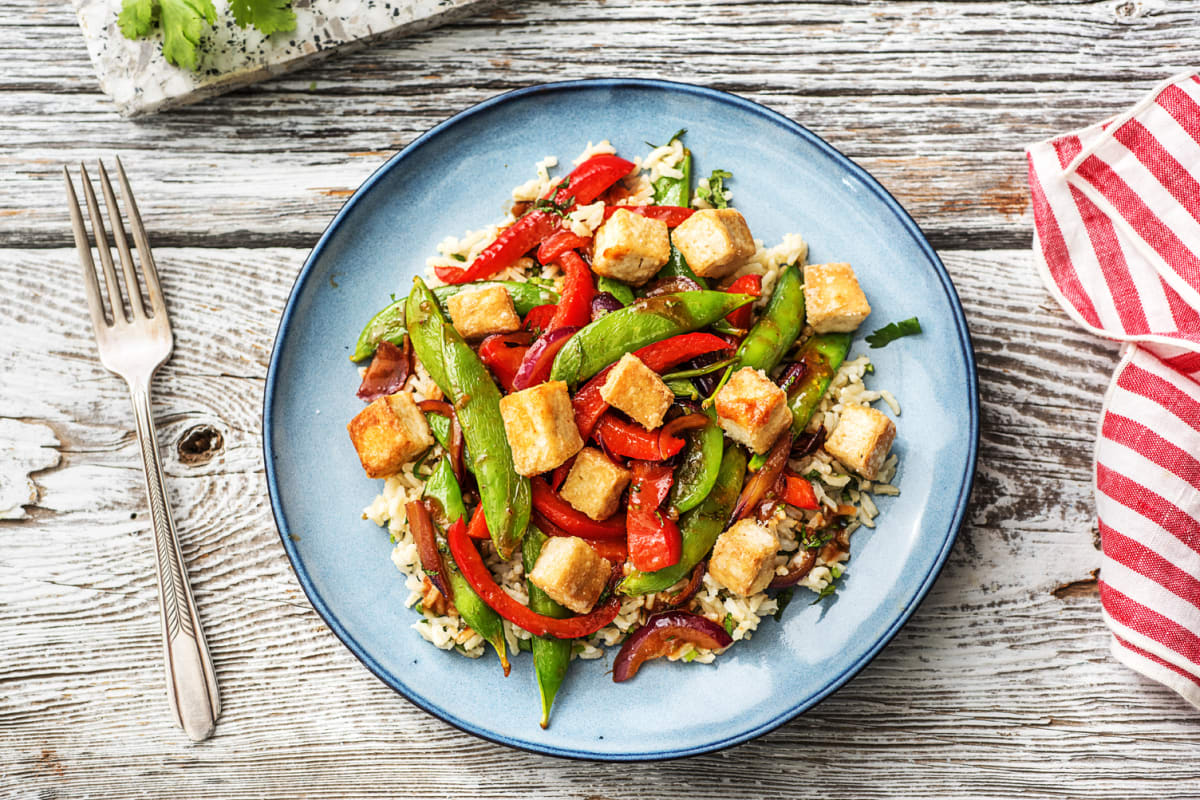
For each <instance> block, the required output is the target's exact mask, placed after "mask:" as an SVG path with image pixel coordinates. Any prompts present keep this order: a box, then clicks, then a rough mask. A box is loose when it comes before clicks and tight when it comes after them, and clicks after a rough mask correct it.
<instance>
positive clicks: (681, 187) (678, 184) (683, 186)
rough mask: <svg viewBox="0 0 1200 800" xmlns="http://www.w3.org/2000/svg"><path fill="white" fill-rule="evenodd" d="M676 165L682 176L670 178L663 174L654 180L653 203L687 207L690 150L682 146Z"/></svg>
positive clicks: (689, 182) (690, 162) (689, 189)
mask: <svg viewBox="0 0 1200 800" xmlns="http://www.w3.org/2000/svg"><path fill="white" fill-rule="evenodd" d="M671 141H672V142H673V141H675V140H674V139H672V140H671ZM667 144H670V142H667ZM676 166H677V167H678V168H679V171H680V172H682V173H683V175H682V176H680V177H678V178H671V177H668V176H666V175H663V176H662V177H661V178H659V179H658V180H656V181H655V182H654V205H656V206H685V207H687V206H690V205H691V204H692V151H691V150H688V149H687V148H686V147H685V148H683V158H682V159H681V160H680V162H679V163H678V164H676Z"/></svg>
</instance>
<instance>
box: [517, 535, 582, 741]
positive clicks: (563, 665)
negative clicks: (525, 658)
mask: <svg viewBox="0 0 1200 800" xmlns="http://www.w3.org/2000/svg"><path fill="white" fill-rule="evenodd" d="M547 538H548V537H547V536H546V534H544V533H542V532H541V531H540V530H538V529H537V527H536V526H534V525H530V526H529V529H528V530H527V531H525V541H524V542H522V543H521V557H522V560H523V561H524V564H525V574H526V575H528V574H529V573H530V572H532V571H533V565H534V564H536V563H537V560H538V556H539V555H541V553H542V545H544V544H545V543H546V539H547ZM526 584H527V585H528V587H529V608H530V609H532V610H533V611H535V612H536V613H538V614H543V615H545V616H547V617H554V618H556V619H566V618H567V617H569V616H571V611H570V609H567V608H564V607H563V606H561V605H559V604H558V603H556V602H555V601H553V600H551V599H550V595H548V594H546V593H545V592H543V591H542V590H541V589H539V588H538V587H537V586H535V585H534V584H533V582H532V581H526ZM570 666H571V640H570V639H555V638H554V637H552V636H549V637H543V636H534V637H533V671H534V676H535V677H536V678H537V684H538V693H539V694H541V697H542V727H543V728H545V727H547V726H549V725H550V707H551V706H552V705H554V698H555V696H556V695H557V694H558V690H559V687H561V686H562V683H563V679H564V678H566V677H567V668H568V667H570Z"/></svg>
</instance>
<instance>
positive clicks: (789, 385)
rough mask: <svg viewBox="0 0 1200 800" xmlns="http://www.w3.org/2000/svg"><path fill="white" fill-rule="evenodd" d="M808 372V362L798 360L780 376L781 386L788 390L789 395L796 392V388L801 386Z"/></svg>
mask: <svg viewBox="0 0 1200 800" xmlns="http://www.w3.org/2000/svg"><path fill="white" fill-rule="evenodd" d="M807 372H808V364H806V363H805V362H803V361H796V362H794V363H792V364H789V365H788V368H787V369H785V370H784V371H783V374H782V375H780V376H779V387H780V388H781V389H783V390H784V391H785V392H787V396H788V397H792V396H793V395H794V394H796V390H797V389H799V388H800V382H801V381H803V380H804V376H805V374H806V373H807Z"/></svg>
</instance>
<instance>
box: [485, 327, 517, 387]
mask: <svg viewBox="0 0 1200 800" xmlns="http://www.w3.org/2000/svg"><path fill="white" fill-rule="evenodd" d="M528 344H529V334H527V333H526V334H512V333H497V334H493V335H492V336H489V337H487V338H486V339H484V340H483V342H482V343H480V345H479V360H480V361H482V362H483V363H484V364H485V365H487V368H488V369H490V370H491V371H492V374H493V375H495V376H496V380H498V381H500V385H501V386H502V387H504V391H505V392H511V391H512V390H513V378H515V377H516V375H517V370H518V369H520V367H521V361H522V360H523V359H524V358H525V353H526V352H528V351H529V347H528Z"/></svg>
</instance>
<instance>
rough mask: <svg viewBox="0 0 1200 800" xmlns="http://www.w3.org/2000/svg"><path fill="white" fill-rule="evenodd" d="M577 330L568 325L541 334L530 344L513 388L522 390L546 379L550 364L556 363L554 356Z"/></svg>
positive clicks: (514, 380) (514, 379) (548, 374)
mask: <svg viewBox="0 0 1200 800" xmlns="http://www.w3.org/2000/svg"><path fill="white" fill-rule="evenodd" d="M577 330H579V328H576V327H573V326H569V325H568V326H565V327H562V328H556V329H554V330H552V331H546V332H545V333H543V334H542V335H541V336H539V337H538V339H537V341H536V342H534V343H533V344H532V345H530V346H529V352H527V353H526V354H525V358H524V359H522V361H521V366H520V367H519V368H518V369H517V374H516V377H514V378H513V389H515V390H516V391H520V390H522V389H528V388H529V387H530V386H536V385H537V384H539V383H542V382H543V381H545V380H546V378H548V377H549V376H550V366H551V365H552V364H553V363H554V357H555V356H556V355H558V351H559V350H561V349H562V346H563V345H564V344H566V343H567V339H570V338H571V337H572V336H573V335H574V334H575V331H577Z"/></svg>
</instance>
